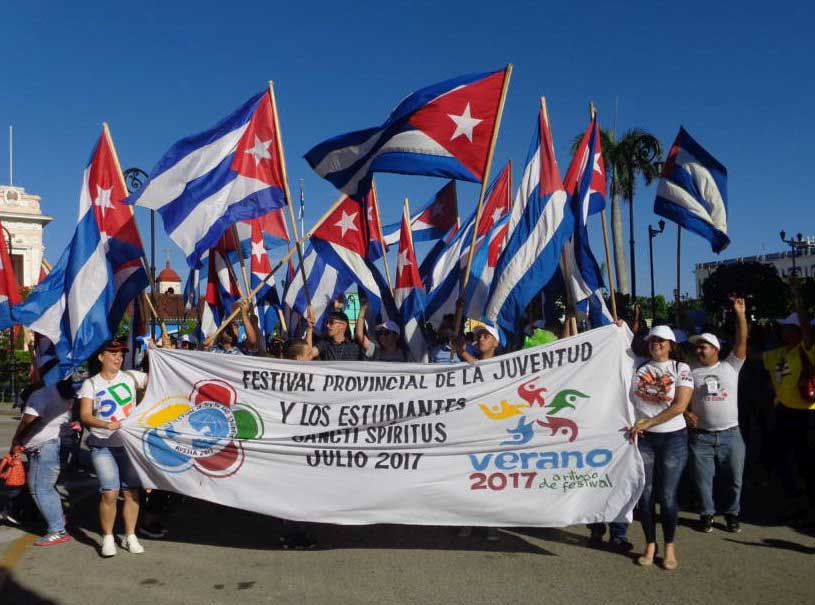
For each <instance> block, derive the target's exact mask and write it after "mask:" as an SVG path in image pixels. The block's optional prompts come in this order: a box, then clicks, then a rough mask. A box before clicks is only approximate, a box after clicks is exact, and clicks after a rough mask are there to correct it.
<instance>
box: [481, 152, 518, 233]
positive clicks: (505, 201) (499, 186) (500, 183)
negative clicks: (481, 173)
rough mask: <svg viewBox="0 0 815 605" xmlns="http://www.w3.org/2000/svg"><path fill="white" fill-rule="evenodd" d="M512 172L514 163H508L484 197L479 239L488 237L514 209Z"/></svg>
mask: <svg viewBox="0 0 815 605" xmlns="http://www.w3.org/2000/svg"><path fill="white" fill-rule="evenodd" d="M511 172H512V163H511V162H507V163H506V165H505V166H504V168H503V170H501V172H500V173H499V174H498V176H497V177H495V180H494V181H493V182H492V183H490V186H489V188H488V189H487V192H486V194H485V196H484V205H483V207H482V209H481V218H479V219H478V237H479V238H482V237H484V236H485V235H487V234H488V233H489V232H490V231H491V230H492V227H493V225H494V224H495V223H496V222H498V221H499V220H500V219H501V217H503V216H504V215H505V214H507V213H508V212H509V211H510V208H511V207H512V194H511V191H510V190H511V188H512V184H511V182H510V179H511V178H512V176H511Z"/></svg>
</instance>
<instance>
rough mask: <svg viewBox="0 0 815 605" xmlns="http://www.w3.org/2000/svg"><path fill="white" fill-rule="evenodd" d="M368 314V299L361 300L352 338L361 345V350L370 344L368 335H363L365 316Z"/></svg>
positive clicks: (364, 349) (365, 349) (366, 348)
mask: <svg viewBox="0 0 815 605" xmlns="http://www.w3.org/2000/svg"><path fill="white" fill-rule="evenodd" d="M367 315H368V300H367V299H366V300H363V301H362V304H360V306H359V315H358V316H357V325H356V326H354V340H355V341H356V343H357V344H358V345H359V346H360V347H362V350H363V351H367V350H368V347H369V346H370V345H371V343H370V341H369V340H368V337H367V336H366V335H365V317H366V316H367Z"/></svg>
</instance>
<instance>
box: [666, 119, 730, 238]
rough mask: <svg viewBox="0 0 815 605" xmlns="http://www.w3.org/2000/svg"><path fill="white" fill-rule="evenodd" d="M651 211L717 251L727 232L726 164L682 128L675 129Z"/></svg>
mask: <svg viewBox="0 0 815 605" xmlns="http://www.w3.org/2000/svg"><path fill="white" fill-rule="evenodd" d="M654 212H655V213H656V214H659V215H660V216H664V217H665V218H667V219H669V220H672V221H673V222H675V223H677V224H678V225H680V226H681V227H684V228H685V229H687V230H689V231H693V232H694V233H696V234H697V235H701V236H702V237H703V238H705V239H706V240H707V241H709V242H710V246H711V248H712V249H713V251H714V252H716V253H719V252H721V251H722V250H724V249H725V248H727V246H729V245H730V236H729V235H728V234H727V168H725V167H724V166H722V165H721V164H720V163H719V162H718V161H717V160H716V158H714V157H713V156H712V155H710V153H708V152H707V150H705V149H704V148H703V147H702V146H701V145H700V144H699V143H697V142H696V141H695V140H694V138H693V137H691V136H690V135H689V134H688V133H687V131H686V130H685V129H684V128H681V127H680V129H679V134H678V135H676V140H675V141H674V144H673V146H671V151H670V153H668V159H667V161H666V162H665V165H664V166H663V168H662V177H661V178H660V180H659V186H658V187H657V197H656V200H655V201H654Z"/></svg>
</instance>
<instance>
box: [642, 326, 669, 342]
mask: <svg viewBox="0 0 815 605" xmlns="http://www.w3.org/2000/svg"><path fill="white" fill-rule="evenodd" d="M652 338H661V339H662V340H670V341H671V342H676V336H674V331H673V330H671V328H670V326H654V327H653V328H651V330H650V331H649V332H648V336H646V337H645V340H651V339H652Z"/></svg>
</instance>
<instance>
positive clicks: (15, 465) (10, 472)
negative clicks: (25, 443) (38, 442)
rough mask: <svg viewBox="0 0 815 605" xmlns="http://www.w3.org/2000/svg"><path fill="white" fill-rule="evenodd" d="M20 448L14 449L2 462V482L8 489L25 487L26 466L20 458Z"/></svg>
mask: <svg viewBox="0 0 815 605" xmlns="http://www.w3.org/2000/svg"><path fill="white" fill-rule="evenodd" d="M21 451H22V450H21V449H20V448H14V452H13V453H12V452H9V453H8V454H6V455H5V456H3V458H2V459H1V460H0V481H2V482H3V483H4V484H5V485H6V487H22V486H23V485H25V466H24V465H23V458H22V456H20V452H21Z"/></svg>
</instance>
